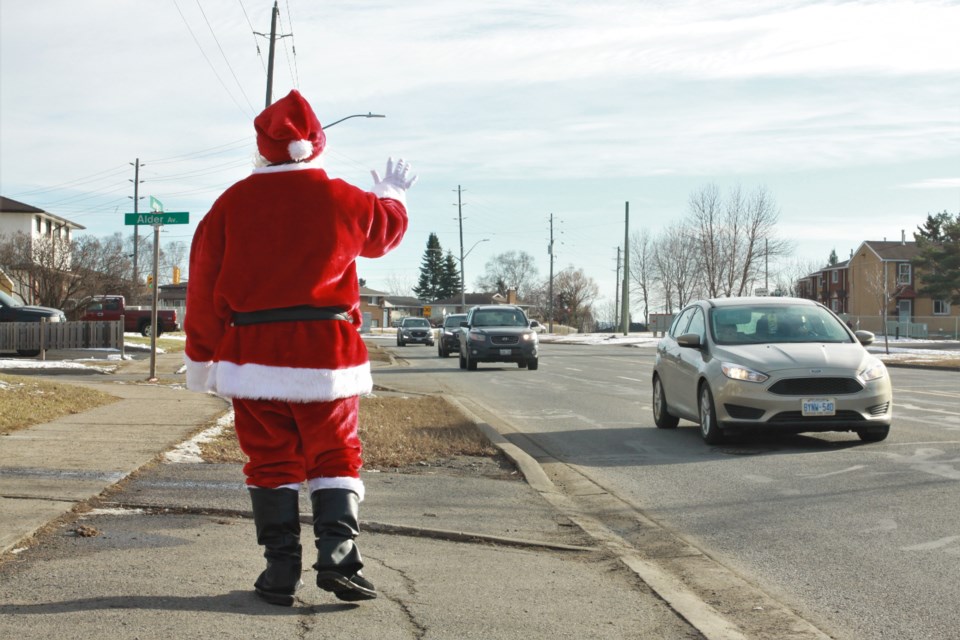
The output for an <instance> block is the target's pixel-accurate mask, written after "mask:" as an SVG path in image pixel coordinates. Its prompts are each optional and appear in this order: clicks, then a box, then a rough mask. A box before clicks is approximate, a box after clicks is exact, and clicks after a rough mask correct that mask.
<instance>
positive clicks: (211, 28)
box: [196, 0, 256, 113]
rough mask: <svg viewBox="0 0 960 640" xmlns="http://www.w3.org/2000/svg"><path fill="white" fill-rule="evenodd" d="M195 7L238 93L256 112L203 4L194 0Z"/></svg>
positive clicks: (253, 111)
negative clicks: (215, 44)
mask: <svg viewBox="0 0 960 640" xmlns="http://www.w3.org/2000/svg"><path fill="white" fill-rule="evenodd" d="M196 2H197V8H198V9H200V15H202V16H203V20H204V22H206V23H207V29H209V30H210V35H211V36H213V41H214V42H216V43H217V49H219V50H220V55H221V56H223V61H224V63H226V65H227V69H229V70H230V75H232V76H233V81H234V82H236V83H237V88H238V89H240V95H242V96H243V99H244V100H246V101H247V106H248V107H250V111H251V112H252V113H256V110H255V109H254V108H253V105H252V104H251V103H250V98H249V97H248V96H247V92H246V91H244V90H243V85H242V84H240V79H239V78H237V74H236V72H235V71H234V70H233V65H231V64H230V59H229V58H227V54H226V52H225V51H224V50H223V46H221V44H220V40H219V39H218V38H217V34H216V33H215V32H214V31H213V25H212V24H210V19H209V18H207V12H206V11H204V10H203V5H202V4H200V0H196Z"/></svg>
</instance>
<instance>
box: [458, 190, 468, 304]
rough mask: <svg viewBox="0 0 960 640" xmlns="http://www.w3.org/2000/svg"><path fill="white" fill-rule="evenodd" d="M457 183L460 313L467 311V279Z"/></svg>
mask: <svg viewBox="0 0 960 640" xmlns="http://www.w3.org/2000/svg"><path fill="white" fill-rule="evenodd" d="M460 193H461V189H460V185H457V220H459V221H460V313H466V312H467V281H466V279H465V277H464V275H463V202H462V200H461V199H460Z"/></svg>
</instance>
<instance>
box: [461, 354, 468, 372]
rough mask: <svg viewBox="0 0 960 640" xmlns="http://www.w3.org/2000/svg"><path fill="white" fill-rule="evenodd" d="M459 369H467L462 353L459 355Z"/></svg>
mask: <svg viewBox="0 0 960 640" xmlns="http://www.w3.org/2000/svg"><path fill="white" fill-rule="evenodd" d="M460 368H461V369H466V368H467V359H466V358H465V357H464V356H463V353H462V352H461V353H460Z"/></svg>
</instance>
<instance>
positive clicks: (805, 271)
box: [771, 259, 822, 296]
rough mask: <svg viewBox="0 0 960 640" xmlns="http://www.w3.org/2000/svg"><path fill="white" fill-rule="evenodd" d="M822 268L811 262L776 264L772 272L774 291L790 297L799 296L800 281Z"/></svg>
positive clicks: (791, 261)
mask: <svg viewBox="0 0 960 640" xmlns="http://www.w3.org/2000/svg"><path fill="white" fill-rule="evenodd" d="M821 268H822V266H821V265H820V264H819V263H817V262H815V261H813V260H800V259H794V260H789V261H787V262H782V263H776V264H775V265H774V270H773V279H772V281H771V282H772V284H773V286H774V289H776V290H777V291H782V292H784V293H786V294H787V295H790V296H799V295H800V293H801V292H800V286H799V285H800V281H801V280H802V279H803V278H805V277H807V276H809V275H810V274H812V273H816V272H818V271H820V269H821Z"/></svg>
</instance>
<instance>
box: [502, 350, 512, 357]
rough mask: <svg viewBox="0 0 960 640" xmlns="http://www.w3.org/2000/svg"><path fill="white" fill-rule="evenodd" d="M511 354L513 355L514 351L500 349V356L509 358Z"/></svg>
mask: <svg viewBox="0 0 960 640" xmlns="http://www.w3.org/2000/svg"><path fill="white" fill-rule="evenodd" d="M511 353H513V349H500V355H502V356H509V355H510V354H511Z"/></svg>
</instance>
